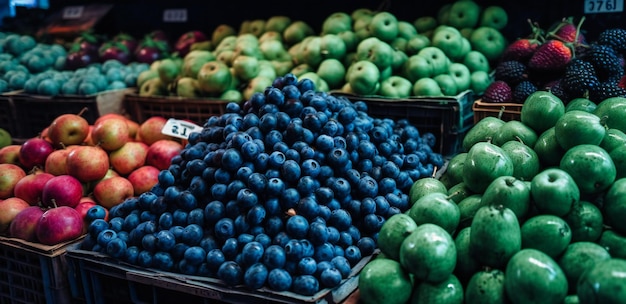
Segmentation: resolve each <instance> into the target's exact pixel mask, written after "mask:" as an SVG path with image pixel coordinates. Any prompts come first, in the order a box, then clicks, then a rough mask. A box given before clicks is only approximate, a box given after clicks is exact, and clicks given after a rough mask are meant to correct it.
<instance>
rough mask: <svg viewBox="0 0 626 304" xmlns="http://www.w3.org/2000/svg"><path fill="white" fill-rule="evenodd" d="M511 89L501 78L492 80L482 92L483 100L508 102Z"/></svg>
mask: <svg viewBox="0 0 626 304" xmlns="http://www.w3.org/2000/svg"><path fill="white" fill-rule="evenodd" d="M511 94H512V90H511V87H510V86H509V84H508V83H506V82H504V81H502V80H496V81H494V82H492V83H491V84H490V85H489V86H488V87H487V89H485V92H484V93H483V98H482V99H483V101H484V102H492V103H502V102H510V101H511V98H512V96H511Z"/></svg>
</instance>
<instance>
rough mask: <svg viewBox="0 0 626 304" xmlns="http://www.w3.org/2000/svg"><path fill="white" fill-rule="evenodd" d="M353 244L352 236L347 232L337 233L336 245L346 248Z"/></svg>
mask: <svg viewBox="0 0 626 304" xmlns="http://www.w3.org/2000/svg"><path fill="white" fill-rule="evenodd" d="M352 244H353V240H352V236H350V233H348V232H347V231H341V232H339V240H337V245H339V246H341V247H344V248H346V247H348V246H350V245H352Z"/></svg>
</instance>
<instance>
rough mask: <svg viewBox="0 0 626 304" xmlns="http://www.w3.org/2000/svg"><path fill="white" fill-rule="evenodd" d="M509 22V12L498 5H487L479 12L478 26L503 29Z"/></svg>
mask: <svg viewBox="0 0 626 304" xmlns="http://www.w3.org/2000/svg"><path fill="white" fill-rule="evenodd" d="M508 22H509V14H508V13H507V11H506V10H505V9H504V8H503V7H502V6H499V5H490V6H487V7H486V8H485V9H484V10H483V11H482V13H481V14H480V20H479V21H478V26H488V27H492V28H494V29H497V30H502V29H504V28H505V27H506V26H507V24H508Z"/></svg>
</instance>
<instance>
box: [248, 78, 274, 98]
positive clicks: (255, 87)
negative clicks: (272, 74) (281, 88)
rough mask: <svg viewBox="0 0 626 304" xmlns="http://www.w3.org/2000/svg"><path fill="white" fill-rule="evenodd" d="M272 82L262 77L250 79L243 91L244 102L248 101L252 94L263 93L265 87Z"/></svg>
mask: <svg viewBox="0 0 626 304" xmlns="http://www.w3.org/2000/svg"><path fill="white" fill-rule="evenodd" d="M273 81H274V80H273V79H270V78H267V77H264V76H258V77H255V78H252V79H251V80H250V81H248V84H247V85H246V87H245V88H244V89H243V93H242V94H243V98H244V100H248V99H250V98H251V97H252V95H254V93H259V92H264V91H265V89H266V88H267V87H269V86H271V85H272V82H273Z"/></svg>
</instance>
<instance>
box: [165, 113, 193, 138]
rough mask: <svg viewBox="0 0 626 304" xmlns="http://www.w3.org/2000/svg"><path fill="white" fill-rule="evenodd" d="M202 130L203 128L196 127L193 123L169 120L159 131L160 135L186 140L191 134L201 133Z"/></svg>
mask: <svg viewBox="0 0 626 304" xmlns="http://www.w3.org/2000/svg"><path fill="white" fill-rule="evenodd" d="M202 129H203V128H202V127H201V126H198V125H196V124H194V123H191V122H188V121H185V120H179V119H174V118H170V119H168V120H167V122H166V123H165V125H164V126H163V128H162V129H161V133H163V134H165V135H169V136H173V137H178V138H182V139H187V138H189V134H191V133H193V132H200V131H202Z"/></svg>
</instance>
